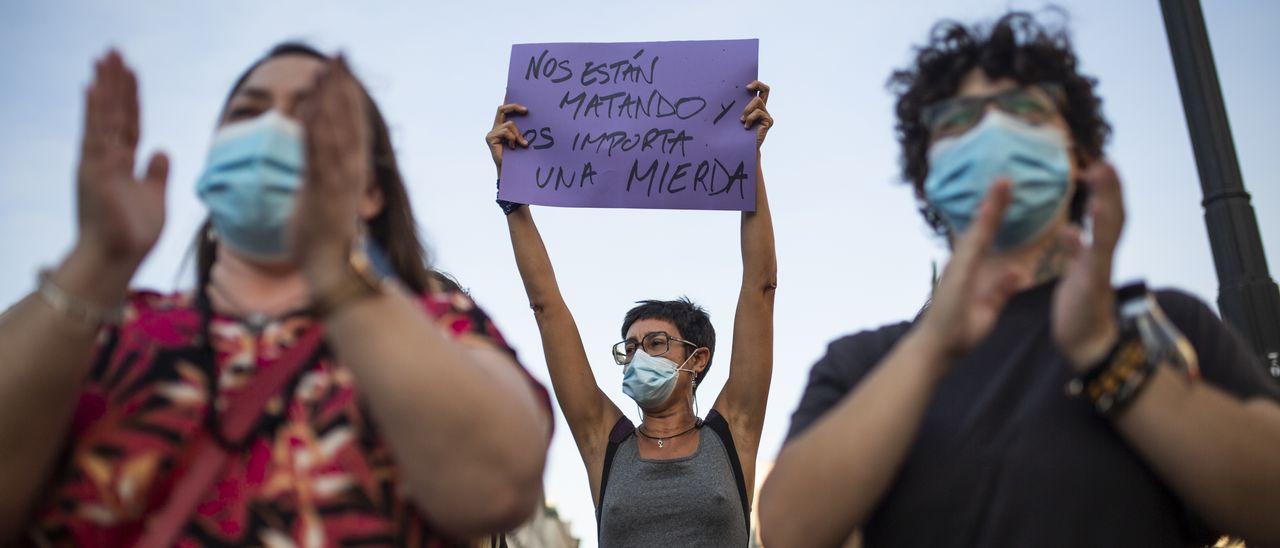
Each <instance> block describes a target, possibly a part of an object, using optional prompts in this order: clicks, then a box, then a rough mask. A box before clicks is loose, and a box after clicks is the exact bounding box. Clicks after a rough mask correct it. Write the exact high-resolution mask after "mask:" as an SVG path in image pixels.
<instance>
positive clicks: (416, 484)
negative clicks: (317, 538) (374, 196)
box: [293, 58, 551, 538]
mask: <svg viewBox="0 0 1280 548" xmlns="http://www.w3.org/2000/svg"><path fill="white" fill-rule="evenodd" d="M306 101H307V103H305V104H304V106H303V108H302V109H301V110H302V118H303V123H304V126H305V128H306V131H305V135H306V146H307V158H308V159H309V160H308V162H309V164H308V166H307V176H306V178H305V182H304V184H303V186H302V188H301V189H300V190H299V192H298V197H297V205H296V206H295V211H296V212H297V213H296V214H295V216H294V228H293V230H294V232H293V242H294V246H295V247H294V250H295V252H296V254H297V258H298V261H299V264H300V266H301V267H302V268H303V271H304V273H305V274H306V277H307V279H308V281H309V283H310V285H311V287H312V288H313V291H314V292H315V293H316V294H321V295H323V294H332V292H333V291H334V290H333V289H332V288H336V287H341V285H340V284H342V280H343V279H347V280H349V279H350V276H354V275H355V274H353V273H351V270H350V266H349V263H348V262H347V261H348V259H347V257H348V250H349V246H350V245H351V242H353V241H354V240H355V238H356V235H357V233H358V226H357V219H359V218H360V217H359V213H358V207H359V201H360V200H359V198H360V193H361V192H363V191H364V189H367V188H369V185H370V184H372V183H371V182H370V179H369V178H370V177H371V173H370V166H372V165H373V162H372V161H370V157H369V154H370V152H369V150H370V149H371V147H370V146H369V142H370V139H371V137H370V136H369V126H368V125H367V123H366V122H365V120H366V119H367V118H366V117H365V114H364V111H363V109H364V108H366V107H365V100H364V96H363V94H362V93H361V91H360V89H359V87H358V84H357V83H356V81H355V79H354V77H353V76H352V75H351V74H350V72H349V71H348V69H347V66H346V63H345V62H343V61H342V60H341V58H339V59H338V60H336V61H331V62H330V63H329V66H328V67H327V68H326V70H325V73H324V74H323V76H321V78H320V79H319V82H318V83H317V85H316V88H315V91H313V92H312V93H311V95H310V96H309V97H308V98H307V100H306ZM323 319H324V323H325V328H326V336H327V339H328V342H329V344H330V345H331V347H332V348H333V351H334V353H335V354H336V355H337V357H338V359H339V360H341V361H342V363H344V364H346V365H347V366H348V367H349V368H350V369H351V371H352V373H353V374H354V376H355V378H356V383H357V384H358V385H359V386H360V391H361V397H362V400H363V401H365V402H366V403H367V404H368V406H369V408H370V411H371V413H372V415H373V418H374V419H375V421H376V423H377V425H378V429H379V432H380V434H381V435H382V437H383V438H384V439H386V440H387V442H388V445H389V446H390V448H391V452H392V455H393V456H394V457H395V459H396V462H397V463H399V466H400V470H401V473H402V475H403V478H402V480H403V481H402V483H403V486H404V488H405V491H406V493H407V494H408V496H409V497H410V499H411V500H413V501H414V502H415V503H416V504H417V507H418V508H420V509H421V510H422V511H423V512H424V514H425V515H427V516H428V517H429V519H430V520H431V521H432V524H433V525H434V526H436V527H438V528H439V529H441V530H442V531H444V532H446V533H449V534H450V535H451V536H456V537H459V538H466V537H470V536H474V535H479V534H485V533H492V532H497V531H504V530H508V529H510V528H512V527H515V526H517V525H519V524H520V522H522V521H523V520H524V519H525V518H527V517H528V516H529V515H530V514H531V513H532V512H533V511H534V509H535V508H536V507H537V505H538V504H539V502H540V501H541V486H542V472H543V466H544V464H545V462H546V450H547V446H548V443H549V437H550V428H551V413H550V410H549V409H546V408H545V406H544V404H545V403H546V402H544V401H540V397H539V394H538V392H537V390H536V389H535V388H534V386H533V383H532V382H531V381H530V380H529V378H528V377H527V376H526V375H525V373H524V372H522V371H521V370H520V368H519V366H518V364H517V363H516V362H515V360H514V359H513V357H512V356H511V355H510V354H508V353H506V352H504V351H502V350H501V349H499V348H497V347H496V346H495V345H494V344H492V343H491V342H489V341H488V340H486V339H485V338H483V337H480V336H479V335H474V334H466V335H462V336H460V337H459V338H455V337H452V336H450V335H449V334H448V333H447V330H446V329H443V328H442V327H441V326H440V325H438V324H437V323H436V322H435V321H433V320H432V318H431V317H430V316H429V315H428V314H426V313H425V312H424V311H423V309H422V306H421V303H420V302H418V300H417V299H415V298H414V297H413V296H411V295H409V294H408V293H407V292H406V291H402V290H398V289H395V290H389V291H385V292H382V293H380V294H377V295H372V296H369V297H368V298H364V299H360V300H357V301H355V302H352V303H351V304H349V305H347V306H344V307H340V308H338V309H336V310H333V311H330V312H328V315H327V316H326V317H325V318H323Z"/></svg>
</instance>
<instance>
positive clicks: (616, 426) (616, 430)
mask: <svg viewBox="0 0 1280 548" xmlns="http://www.w3.org/2000/svg"><path fill="white" fill-rule="evenodd" d="M635 433H636V426H635V424H633V423H632V422H631V419H628V418H627V416H626V415H623V416H621V417H618V422H615V423H613V430H611V431H609V445H606V446H605V448H604V466H602V467H601V468H600V504H598V505H597V506H596V535H597V537H598V536H599V533H600V515H601V514H600V510H601V508H603V507H604V490H605V487H608V485H609V471H610V470H612V469H613V456H614V455H615V454H617V452H618V446H619V445H622V442H624V441H627V438H629V437H631V436H633V435H635Z"/></svg>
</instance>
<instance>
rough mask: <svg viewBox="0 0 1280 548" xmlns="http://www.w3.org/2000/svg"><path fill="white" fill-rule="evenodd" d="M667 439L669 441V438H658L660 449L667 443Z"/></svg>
mask: <svg viewBox="0 0 1280 548" xmlns="http://www.w3.org/2000/svg"><path fill="white" fill-rule="evenodd" d="M666 441H667V440H658V449H662V446H663V444H665V443H666Z"/></svg>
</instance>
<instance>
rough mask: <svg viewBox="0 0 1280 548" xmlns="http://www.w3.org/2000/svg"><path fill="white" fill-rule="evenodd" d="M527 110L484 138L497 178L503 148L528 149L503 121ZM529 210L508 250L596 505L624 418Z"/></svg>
mask: <svg viewBox="0 0 1280 548" xmlns="http://www.w3.org/2000/svg"><path fill="white" fill-rule="evenodd" d="M525 112H526V110H525V108H524V107H523V106H520V105H516V104H507V105H502V106H501V107H498V113H497V116H496V117H495V118H494V123H493V130H492V131H490V132H489V134H488V135H486V136H485V142H486V143H487V144H488V145H489V150H490V153H491V154H492V155H493V161H494V165H496V166H497V168H498V174H499V176H501V174H502V150H503V147H504V146H505V147H508V148H514V147H516V146H528V143H527V142H526V141H525V140H524V138H523V137H521V136H520V130H519V129H518V128H517V127H516V124H515V122H512V121H510V120H507V119H506V117H507V116H508V115H513V114H523V113H525ZM529 209H530V208H529V206H520V207H517V208H516V209H515V210H514V211H512V212H511V213H509V214H508V215H507V228H508V229H509V230H510V233H511V247H512V249H513V250H514V251H515V256H516V266H517V268H519V270H520V278H521V279H522V280H523V281H524V289H525V293H527V294H528V296H529V307H530V308H532V309H533V315H534V318H535V319H536V320H537V322H538V331H539V333H541V335H542V351H543V354H544V355H545V357H546V360H547V370H548V371H549V372H550V373H551V385H552V387H553V388H554V389H555V393H556V401H558V402H559V403H560V411H561V412H563V413H564V418H565V421H566V422H568V423H569V430H570V431H571V432H572V433H573V439H574V441H575V442H576V443H577V445H578V452H579V453H580V454H581V455H582V460H583V463H584V464H586V467H587V475H588V478H589V480H590V482H591V496H592V497H593V498H594V499H596V500H597V501H598V500H599V490H600V476H601V471H602V469H603V465H604V448H605V445H606V444H607V443H608V441H609V430H610V429H611V428H612V427H613V424H614V423H615V422H617V420H618V418H619V417H621V416H622V411H620V410H619V409H618V407H617V406H616V405H614V404H613V402H612V401H611V400H609V398H608V397H607V396H605V395H604V392H603V391H601V390H600V387H599V385H597V384H596V379H595V375H593V374H592V373H591V364H590V362H588V360H587V353H586V349H585V348H583V345H582V335H581V334H580V333H579V332H578V324H577V323H575V321H574V319H573V314H571V313H570V312H569V307H568V306H567V305H566V304H565V302H564V297H563V296H562V295H561V294H560V286H559V284H557V283H556V273H555V270H553V269H552V267H551V258H550V257H549V256H548V255H547V247H546V245H545V244H544V243H543V242H542V235H541V234H539V233H538V227H537V225H535V224H534V222H533V215H532V213H531V212H530V211H529Z"/></svg>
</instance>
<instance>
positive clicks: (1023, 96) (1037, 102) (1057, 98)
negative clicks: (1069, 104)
mask: <svg viewBox="0 0 1280 548" xmlns="http://www.w3.org/2000/svg"><path fill="white" fill-rule="evenodd" d="M988 103H991V104H994V105H995V106H996V108H998V109H1000V110H1001V111H1002V112H1005V113H1007V114H1010V115H1012V116H1015V117H1017V118H1019V119H1021V120H1025V121H1026V122H1029V123H1031V124H1035V125H1039V124H1043V123H1045V122H1048V121H1049V120H1051V119H1052V118H1053V115H1054V114H1057V113H1058V112H1059V110H1060V108H1061V107H1062V105H1064V104H1066V92H1065V91H1064V90H1063V89H1062V86H1061V85H1059V84H1056V83H1052V82H1049V83H1042V84H1035V85H1031V86H1023V87H1017V88H1013V89H1010V90H1007V91H1003V92H1000V93H997V94H995V95H988V96H986V97H952V98H950V99H944V100H942V101H938V102H936V103H932V104H930V105H927V106H925V107H924V108H923V109H921V110H920V118H921V120H922V121H923V122H924V124H925V126H926V127H928V128H929V136H930V137H932V138H933V139H934V140H938V139H942V138H945V137H953V136H956V135H961V134H963V133H964V132H966V131H969V130H970V129H972V128H973V126H976V125H978V122H981V121H982V117H983V116H985V115H986V111H987V104H988Z"/></svg>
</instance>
